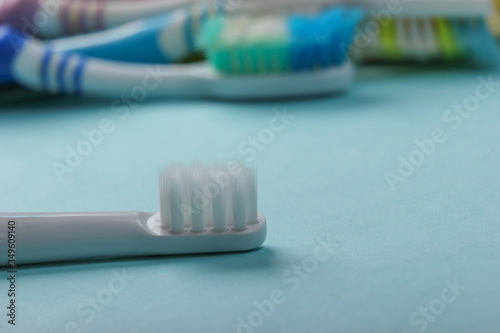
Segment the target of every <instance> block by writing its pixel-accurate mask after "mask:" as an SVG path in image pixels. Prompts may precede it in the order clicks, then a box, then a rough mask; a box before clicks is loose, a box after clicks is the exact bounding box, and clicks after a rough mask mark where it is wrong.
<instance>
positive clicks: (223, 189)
mask: <svg viewBox="0 0 500 333" xmlns="http://www.w3.org/2000/svg"><path fill="white" fill-rule="evenodd" d="M158 179H159V187H160V220H161V227H162V229H167V230H169V231H170V232H172V233H182V232H185V231H190V232H195V233H201V232H205V231H213V232H224V231H226V230H231V229H232V230H235V231H242V230H245V229H246V228H247V225H248V224H254V223H257V175H256V170H255V169H254V168H250V167H247V166H245V165H244V164H243V163H240V162H231V163H223V162H217V163H213V164H211V165H209V166H205V165H202V164H201V163H199V162H195V163H192V164H191V165H189V166H184V165H179V164H173V165H169V166H166V167H164V168H162V169H160V171H159V176H158Z"/></svg>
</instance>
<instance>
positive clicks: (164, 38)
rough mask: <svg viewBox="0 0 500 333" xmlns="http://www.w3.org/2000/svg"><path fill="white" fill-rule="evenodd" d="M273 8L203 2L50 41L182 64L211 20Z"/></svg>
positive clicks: (99, 53) (60, 48)
mask: <svg viewBox="0 0 500 333" xmlns="http://www.w3.org/2000/svg"><path fill="white" fill-rule="evenodd" d="M321 1H326V2H325V3H328V2H332V0H321ZM318 3H319V2H318ZM273 4H274V5H273ZM280 4H281V5H280V8H279V11H280V12H283V11H284V8H287V7H289V8H290V9H298V7H297V6H296V4H295V3H294V2H293V0H286V1H285V2H280ZM292 5H293V6H292ZM273 6H274V7H275V6H276V2H274V3H273V2H268V1H266V2H262V1H261V2H259V1H257V2H252V3H250V4H247V3H246V2H245V3H240V4H239V5H238V7H235V8H232V7H228V6H223V5H222V4H221V3H218V2H199V3H194V4H192V5H188V6H184V7H183V8H179V9H175V10H172V11H171V12H168V13H166V14H160V15H157V16H154V17H151V18H149V17H148V18H145V19H141V20H137V21H134V22H131V23H126V24H124V25H121V26H118V27H115V28H112V29H108V30H104V31H97V32H93V33H89V34H84V35H78V36H71V37H65V38H59V39H55V40H52V41H50V47H51V49H52V50H53V51H54V52H72V53H79V54H82V55H86V56H91V57H96V58H101V59H108V60H116V61H125V62H135V63H165V64H167V63H178V62H181V61H183V60H184V59H188V58H189V57H190V56H193V55H194V54H196V53H197V52H199V48H198V46H197V45H196V36H197V35H198V34H199V30H200V28H201V26H202V25H203V24H204V22H205V21H206V19H207V18H209V17H221V16H223V15H231V14H235V13H245V12H251V13H252V14H256V15H263V14H264V13H268V12H270V11H272V10H273V8H274V7H273ZM300 7H301V9H300V10H301V11H306V12H307V11H308V12H314V11H318V10H319V7H318V6H311V5H308V6H305V7H304V6H300ZM274 10H276V8H274ZM5 82H9V80H8V78H2V77H0V85H1V84H2V83H5ZM10 83H12V82H10Z"/></svg>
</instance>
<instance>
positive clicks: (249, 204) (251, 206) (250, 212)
mask: <svg viewBox="0 0 500 333" xmlns="http://www.w3.org/2000/svg"><path fill="white" fill-rule="evenodd" d="M244 176H245V194H246V199H245V201H246V204H245V206H246V209H245V216H246V224H255V223H257V170H256V169H254V168H245V169H244Z"/></svg>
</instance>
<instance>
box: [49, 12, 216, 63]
mask: <svg viewBox="0 0 500 333" xmlns="http://www.w3.org/2000/svg"><path fill="white" fill-rule="evenodd" d="M216 10H218V9H216V7H215V6H213V5H209V4H207V3H196V4H193V5H191V6H186V7H183V8H180V9H176V10H173V11H171V12H169V13H166V14H161V15H157V16H154V17H148V18H145V19H141V20H137V21H134V22H131V23H127V24H124V25H122V26H119V27H116V28H112V29H108V30H104V31H98V32H94V33H90V34H85V35H79V36H72V37H65V38H59V39H55V40H52V41H51V42H50V47H51V48H52V50H53V51H54V52H72V53H79V54H83V55H86V56H91V57H96V58H101V59H108V60H116V61H125V62H135V63H178V62H181V61H182V60H184V59H185V58H187V57H188V56H190V55H193V54H194V53H196V52H197V46H196V40H195V39H196V38H195V36H196V35H197V34H198V33H199V30H200V27H201V26H202V25H203V23H204V22H205V20H206V18H207V17H213V16H215V15H216V14H218V15H223V14H224V13H223V9H221V10H218V12H216Z"/></svg>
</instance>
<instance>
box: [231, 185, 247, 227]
mask: <svg viewBox="0 0 500 333" xmlns="http://www.w3.org/2000/svg"><path fill="white" fill-rule="evenodd" d="M231 189H232V190H233V193H232V198H233V205H232V206H233V207H232V208H233V212H232V213H233V216H234V227H233V228H234V229H235V230H245V229H246V228H247V223H246V213H245V210H246V208H245V184H244V178H243V177H234V179H233V186H232V188H231Z"/></svg>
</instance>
